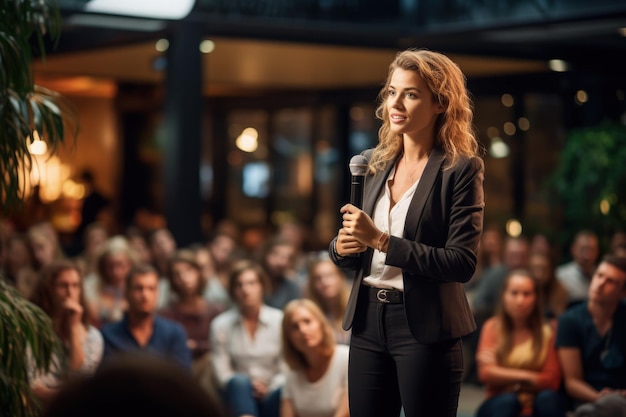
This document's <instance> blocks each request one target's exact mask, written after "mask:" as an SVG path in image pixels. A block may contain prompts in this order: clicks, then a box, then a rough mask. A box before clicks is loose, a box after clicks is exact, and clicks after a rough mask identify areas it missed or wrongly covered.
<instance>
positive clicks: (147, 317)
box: [101, 265, 191, 370]
mask: <svg viewBox="0 0 626 417" xmlns="http://www.w3.org/2000/svg"><path fill="white" fill-rule="evenodd" d="M158 285H159V276H158V273H157V271H156V270H155V269H154V268H153V267H152V266H150V265H138V266H135V267H133V269H131V271H130V272H129V273H128V277H127V278H126V292H125V296H126V302H127V304H128V309H127V311H126V313H125V314H124V317H123V318H122V320H120V321H118V322H115V323H108V324H106V325H104V326H103V327H102V329H101V331H102V336H103V337H104V347H105V348H104V359H105V360H111V359H112V358H114V357H115V356H116V355H118V354H119V353H124V352H136V351H141V352H145V353H147V354H153V355H156V356H160V357H163V358H167V359H170V360H172V361H173V362H176V363H178V364H179V365H181V366H182V367H184V368H187V369H189V370H190V369H191V351H190V350H189V348H188V347H187V334H186V333H185V330H184V329H183V327H182V326H181V325H180V324H178V323H176V322H174V321H171V320H169V319H166V318H162V317H159V316H157V315H156V311H157V300H158V296H159V294H158V292H159V291H158Z"/></svg>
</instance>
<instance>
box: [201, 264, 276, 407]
mask: <svg viewBox="0 0 626 417" xmlns="http://www.w3.org/2000/svg"><path fill="white" fill-rule="evenodd" d="M268 288H269V280H268V278H267V275H266V274H265V272H264V271H263V269H262V268H261V267H260V266H259V265H257V264H256V263H253V262H251V261H247V260H243V261H240V262H238V263H236V264H235V265H233V269H232V272H231V275H230V279H229V282H228V292H229V294H230V296H231V297H232V299H233V302H234V304H235V307H233V308H231V309H229V310H226V311H225V312H223V313H222V314H220V315H219V316H217V317H216V318H215V319H214V320H213V321H212V322H211V340H212V342H211V344H212V349H213V352H212V359H213V367H214V370H215V374H216V376H217V380H218V382H219V384H220V388H221V389H222V391H223V395H224V399H225V402H226V405H227V408H228V410H229V412H230V413H231V415H232V416H234V417H240V416H257V417H278V414H279V408H280V389H281V387H282V385H283V382H284V374H283V371H284V368H285V367H284V362H283V361H282V356H281V346H280V340H281V325H282V319H283V313H282V311H280V310H278V309H275V308H273V307H269V306H268V305H266V304H264V303H263V296H264V293H265V291H267V289H268Z"/></svg>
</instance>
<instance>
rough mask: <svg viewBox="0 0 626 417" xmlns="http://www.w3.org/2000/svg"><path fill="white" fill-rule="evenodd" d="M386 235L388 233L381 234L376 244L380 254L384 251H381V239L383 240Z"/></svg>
mask: <svg viewBox="0 0 626 417" xmlns="http://www.w3.org/2000/svg"><path fill="white" fill-rule="evenodd" d="M385 235H386V233H385V232H382V233H381V234H380V236H379V237H378V241H377V242H376V250H377V251H378V252H382V251H381V249H382V248H381V245H380V243H381V242H380V241H381V239H382V238H383V236H385ZM383 243H384V241H383Z"/></svg>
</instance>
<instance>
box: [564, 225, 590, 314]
mask: <svg viewBox="0 0 626 417" xmlns="http://www.w3.org/2000/svg"><path fill="white" fill-rule="evenodd" d="M570 252H571V254H572V261H571V262H568V263H566V264H563V265H561V266H559V267H558V268H557V269H556V277H557V278H558V280H559V282H560V283H561V284H562V285H563V286H564V287H565V289H566V290H567V295H568V303H569V305H572V304H575V303H577V302H580V301H583V300H586V299H587V293H588V292H589V284H590V283H591V277H592V276H593V272H594V271H595V268H596V262H597V261H598V257H599V256H600V243H599V240H598V235H596V234H595V233H594V232H592V231H590V230H581V231H580V232H578V233H576V236H575V237H574V242H573V243H572V246H571V248H570Z"/></svg>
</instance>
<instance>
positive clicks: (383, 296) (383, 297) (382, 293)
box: [376, 289, 389, 304]
mask: <svg viewBox="0 0 626 417" xmlns="http://www.w3.org/2000/svg"><path fill="white" fill-rule="evenodd" d="M376 299H377V300H378V301H380V302H381V303H386V304H389V300H388V299H387V290H385V289H382V290H378V291H376Z"/></svg>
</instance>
